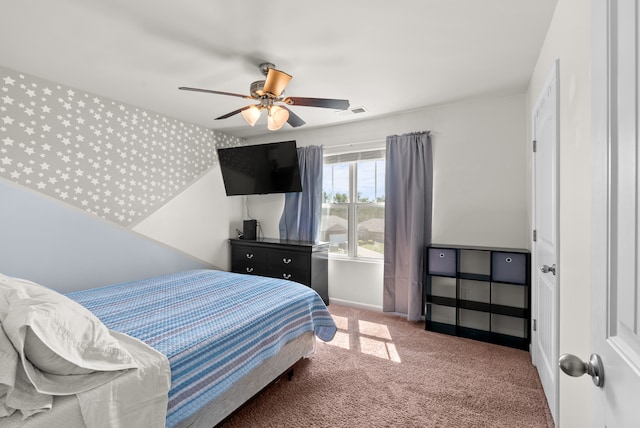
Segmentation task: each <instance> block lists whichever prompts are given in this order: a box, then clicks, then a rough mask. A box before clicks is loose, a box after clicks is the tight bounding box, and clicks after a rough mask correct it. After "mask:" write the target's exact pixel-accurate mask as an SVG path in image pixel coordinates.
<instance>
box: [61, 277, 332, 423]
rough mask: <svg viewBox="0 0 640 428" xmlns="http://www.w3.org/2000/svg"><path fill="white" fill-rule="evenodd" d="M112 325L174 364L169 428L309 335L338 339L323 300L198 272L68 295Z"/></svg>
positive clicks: (257, 280) (284, 285) (272, 282)
mask: <svg viewBox="0 0 640 428" xmlns="http://www.w3.org/2000/svg"><path fill="white" fill-rule="evenodd" d="M67 296H68V297H70V298H71V299H73V300H75V301H77V302H78V303H80V304H82V305H83V306H85V307H86V308H87V309H89V310H90V311H92V312H93V313H94V314H95V315H96V316H97V317H98V318H99V319H100V320H101V321H102V322H103V323H104V324H105V325H106V326H107V327H108V328H110V329H112V330H115V331H118V332H122V333H125V334H127V335H130V336H132V337H135V338H137V339H140V340H141V341H143V342H145V343H146V344H148V345H150V346H151V347H153V348H154V349H156V350H158V351H160V352H161V353H163V354H164V355H165V356H167V358H168V360H169V364H170V367H171V389H170V391H169V406H168V411H167V419H166V420H167V426H168V427H174V426H179V425H180V424H181V423H183V421H191V420H193V418H195V415H196V414H197V413H198V412H199V411H200V410H201V409H203V408H205V407H206V406H207V405H208V404H209V403H211V402H215V401H216V399H218V398H220V397H222V396H223V394H224V393H225V392H227V391H229V390H230V389H231V388H232V387H233V385H234V384H236V383H237V382H239V381H240V380H241V379H242V378H244V377H245V376H247V375H249V374H250V373H252V372H253V371H254V370H255V369H256V368H258V367H259V366H261V365H262V364H263V363H264V362H265V361H267V360H268V359H270V358H272V357H274V356H275V355H276V354H278V352H279V351H281V350H282V349H283V348H284V347H285V345H286V344H287V343H289V342H291V341H292V340H294V339H296V338H297V337H300V336H302V335H304V334H305V333H309V332H312V333H315V335H316V336H317V337H319V338H320V339H322V340H331V339H332V338H333V335H334V334H335V331H336V326H335V323H334V322H333V319H332V318H331V315H330V314H329V312H328V311H327V308H326V306H325V305H324V302H323V301H322V299H321V298H320V296H319V295H318V294H317V293H316V292H315V291H313V290H312V289H310V288H309V287H306V286H304V285H301V284H298V283H294V282H291V281H286V280H282V279H276V278H266V277H259V276H250V275H241V274H235V273H229V272H222V271H215V270H194V271H187V272H181V273H176V274H170V275H163V276H159V277H154V278H148V279H144V280H140V281H133V282H128V283H123V284H116V285H111V286H107V287H102V288H98V289H92V290H85V291H80V292H75V293H70V294H67Z"/></svg>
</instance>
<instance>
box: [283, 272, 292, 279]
mask: <svg viewBox="0 0 640 428" xmlns="http://www.w3.org/2000/svg"><path fill="white" fill-rule="evenodd" d="M282 277H283V278H284V279H289V278H291V274H290V273H283V274H282Z"/></svg>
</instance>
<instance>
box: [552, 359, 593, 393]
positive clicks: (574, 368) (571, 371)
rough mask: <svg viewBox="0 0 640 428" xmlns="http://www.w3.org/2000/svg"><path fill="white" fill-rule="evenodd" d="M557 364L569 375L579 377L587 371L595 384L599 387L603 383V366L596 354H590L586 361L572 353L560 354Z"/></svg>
mask: <svg viewBox="0 0 640 428" xmlns="http://www.w3.org/2000/svg"><path fill="white" fill-rule="evenodd" d="M558 364H559V365H560V368H561V369H562V371H563V372H565V373H566V374H568V375H569V376H573V377H580V376H582V375H583V374H585V373H587V374H588V375H589V376H591V380H593V383H594V385H595V386H599V387H601V386H602V385H604V366H603V365H602V359H600V355H598V354H591V358H590V359H589V361H587V362H584V361H582V360H581V359H580V358H578V357H576V356H575V355H572V354H562V355H561V356H560V358H559V360H558Z"/></svg>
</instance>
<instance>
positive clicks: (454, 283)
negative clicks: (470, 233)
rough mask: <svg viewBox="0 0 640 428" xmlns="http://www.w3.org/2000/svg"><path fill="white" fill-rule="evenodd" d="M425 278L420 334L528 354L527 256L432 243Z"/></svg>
mask: <svg viewBox="0 0 640 428" xmlns="http://www.w3.org/2000/svg"><path fill="white" fill-rule="evenodd" d="M425 279H426V281H425V287H424V299H423V300H424V305H425V314H426V316H425V329H426V330H430V331H436V332H440V333H446V334H451V335H455V336H461V337H467V338H471V339H476V340H482V341H485V342H491V343H495V344H499V345H504V346H510V347H513V348H519V349H524V350H528V349H529V344H530V324H531V311H530V301H531V254H530V253H529V251H527V250H522V249H515V248H489V247H471V246H452V245H436V244H433V245H430V246H428V247H427V274H426V278H425Z"/></svg>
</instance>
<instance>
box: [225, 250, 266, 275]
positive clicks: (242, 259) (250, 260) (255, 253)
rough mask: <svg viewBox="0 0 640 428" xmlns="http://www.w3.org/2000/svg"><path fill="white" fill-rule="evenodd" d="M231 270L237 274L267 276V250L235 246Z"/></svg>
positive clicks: (232, 251) (232, 252) (232, 253)
mask: <svg viewBox="0 0 640 428" xmlns="http://www.w3.org/2000/svg"><path fill="white" fill-rule="evenodd" d="M231 270H232V271H233V272H237V273H250V274H253V275H267V250H266V249H265V248H253V247H242V246H233V247H232V248H231Z"/></svg>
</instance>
